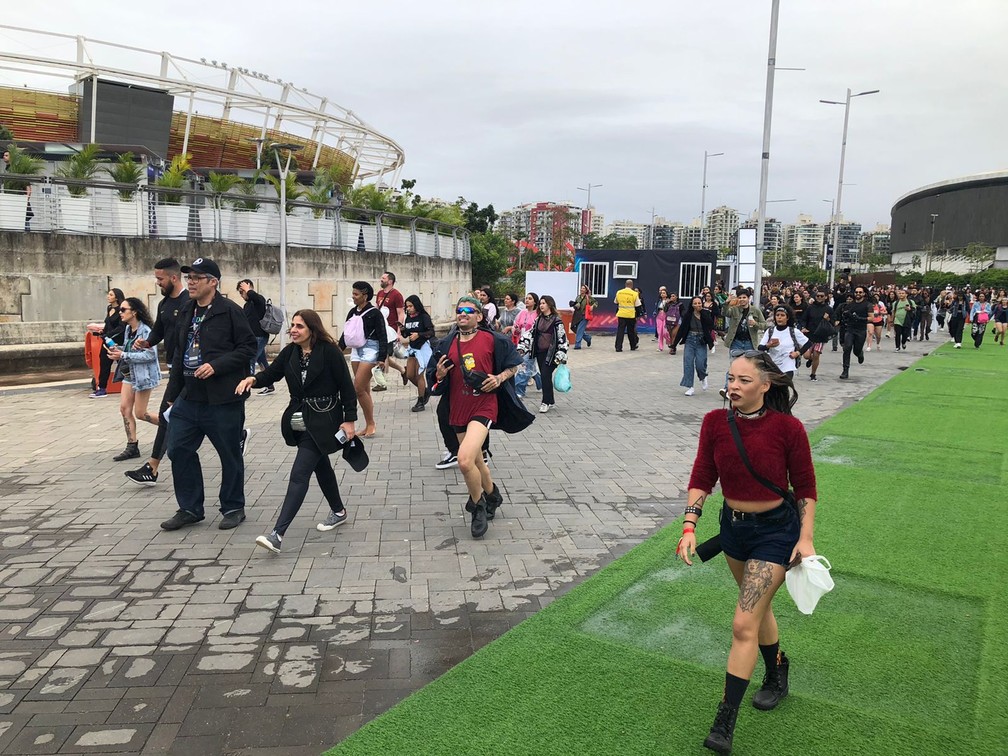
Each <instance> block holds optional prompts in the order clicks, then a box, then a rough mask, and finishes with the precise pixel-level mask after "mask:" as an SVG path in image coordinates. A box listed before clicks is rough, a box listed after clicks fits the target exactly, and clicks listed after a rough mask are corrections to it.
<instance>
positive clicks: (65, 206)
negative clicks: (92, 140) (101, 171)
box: [56, 144, 100, 234]
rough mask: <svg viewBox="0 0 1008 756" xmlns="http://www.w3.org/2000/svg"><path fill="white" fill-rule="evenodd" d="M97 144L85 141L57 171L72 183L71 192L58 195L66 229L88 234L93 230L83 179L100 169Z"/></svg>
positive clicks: (86, 190)
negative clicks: (65, 194)
mask: <svg viewBox="0 0 1008 756" xmlns="http://www.w3.org/2000/svg"><path fill="white" fill-rule="evenodd" d="M99 152H100V150H99V149H98V145H97V144H86V145H84V146H83V147H81V148H80V149H79V150H77V152H75V153H74V154H73V155H71V156H70V157H69V158H67V160H66V162H64V163H63V165H61V166H60V167H59V168H58V169H57V170H56V173H57V174H58V175H59V176H62V177H63V178H65V179H69V181H70V183H68V184H67V185H66V190H67V194H68V195H69V196H61V197H60V198H59V209H60V227H61V228H62V229H63V230H64V231H72V232H74V233H80V234H86V233H89V232H90V231H91V198H90V197H89V196H88V188H87V185H86V184H84V183H77V182H84V181H90V180H91V179H93V178H94V175H95V174H96V173H97V172H98V153H99Z"/></svg>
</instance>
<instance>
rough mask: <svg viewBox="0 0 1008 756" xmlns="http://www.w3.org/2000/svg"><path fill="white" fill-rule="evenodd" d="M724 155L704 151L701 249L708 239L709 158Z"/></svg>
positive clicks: (701, 197) (701, 196) (701, 193)
mask: <svg viewBox="0 0 1008 756" xmlns="http://www.w3.org/2000/svg"><path fill="white" fill-rule="evenodd" d="M720 155H724V153H723V152H707V150H704V151H703V185H702V186H701V187H700V249H703V248H704V245H705V243H706V240H707V234H706V227H705V225H704V209H705V207H706V204H707V158H712V157H718V156H720Z"/></svg>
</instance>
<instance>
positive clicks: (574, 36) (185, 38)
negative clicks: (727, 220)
mask: <svg viewBox="0 0 1008 756" xmlns="http://www.w3.org/2000/svg"><path fill="white" fill-rule="evenodd" d="M9 6H10V7H5V9H4V13H3V20H2V22H0V23H3V24H7V25H11V26H25V27H30V28H36V29H37V28H45V29H47V30H49V31H54V32H61V33H67V34H83V35H85V36H88V37H92V38H95V39H101V40H107V41H114V42H120V43H125V44H134V45H137V46H139V47H144V48H153V49H164V50H168V51H169V52H172V53H175V54H177V55H184V56H189V57H194V58H197V59H198V58H200V57H206V58H208V59H209V58H216V59H217V60H226V61H228V62H229V63H230V64H232V65H240V66H243V67H246V68H249V69H254V70H258V71H263V72H266V73H269V74H270V75H272V76H274V77H278V78H280V79H283V80H285V81H292V82H294V83H295V84H296V85H297V86H298V87H306V88H307V89H309V90H310V91H312V92H313V93H317V94H321V95H325V96H328V97H330V98H331V99H332V100H333V101H335V102H338V103H339V104H340V105H343V106H345V107H348V108H350V109H352V110H353V111H355V112H356V113H357V114H358V115H359V116H360V117H362V118H363V119H364V120H366V121H367V122H368V123H370V124H371V125H372V126H374V127H375V128H376V129H378V130H379V131H382V132H384V133H385V134H387V135H388V136H390V137H392V138H393V139H395V140H396V141H397V142H398V143H399V144H400V145H402V147H403V148H404V150H405V152H406V165H405V168H404V169H403V171H402V177H403V178H414V179H416V180H417V186H416V191H417V192H418V193H420V194H421V195H423V196H435V197H441V198H444V199H449V200H453V199H454V198H455V197H457V196H458V195H463V196H465V197H466V198H467V199H469V200H472V201H476V202H478V203H480V204H481V205H484V204H487V203H493V205H494V207H495V208H496V209H497V210H498V211H500V210H504V209H507V208H510V207H513V206H514V205H517V204H521V203H525V202H536V201H544V200H554V201H562V200H568V201H571V202H575V203H577V204H579V205H584V203H585V193H584V192H582V191H578V189H577V187H585V186H587V185H588V183H591V184H601V185H602V186H600V187H598V188H595V189H593V190H592V204H593V205H595V207H596V209H597V211H598V212H601V213H604V214H605V216H606V219H607V220H609V221H611V220H615V219H617V218H620V219H622V218H627V219H632V220H637V221H642V222H646V221H650V218H651V214H652V208H653V211H654V213H655V214H656V215H659V216H664V217H666V218H669V219H672V220H681V221H689V220H691V219H693V218H695V217H698V216H699V212H700V194H701V184H702V180H701V175H702V169H703V155H704V150H707V151H709V152H711V153H714V152H723V153H725V154H724V156H722V157H715V158H711V159H710V160H709V162H708V178H707V184H708V188H707V204H706V206H707V209H708V210H709V209H711V208H713V207H715V206H717V205H721V204H726V205H729V206H732V207H735V208H736V209H738V210H739V211H740V212H741V213H742V214H743V215H748V214H749V213H750V212H752V211H753V210H754V209H755V207H756V205H757V203H758V198H759V176H760V152H761V141H762V129H763V107H764V90H765V84H766V58H767V49H768V48H767V46H768V39H769V24H770V6H771V3H770V0H704V2H680V1H677V0H672V1H671V2H668V1H666V2H664V3H659V2H638V1H637V0H623V1H622V2H595V1H593V0H580V1H579V2H566V1H557V0H554V1H553V2H541V1H540V2H525V1H524V0H522V1H520V2H497V3H485V2H454V1H453V2H448V1H447V0H445V1H439V0H428V1H427V2H400V1H399V0H387V1H386V2H383V3H348V2H337V3H325V4H323V3H318V2H314V1H313V0H308V1H307V2H301V3H294V4H290V5H282V4H278V3H276V2H268V3H266V2H259V1H258V0H246V1H245V2H243V3H241V4H240V5H238V4H236V3H208V2H205V0H201V1H200V2H193V1H192V0H175V1H174V2H172V3H160V4H154V5H151V4H147V3H136V2H121V1H120V2H112V1H111V0H89V2H87V3H78V2H67V1H65V0H60V1H53V0H50V2H47V3H46V4H45V12H44V13H41V12H40V7H41V6H36V4H33V3H11V4H9ZM155 9H157V11H155ZM285 10H286V11H287V12H289V13H290V14H291V15H290V16H289V17H288V19H287V20H285V21H279V20H278V17H279V13H280V12H282V11H285ZM155 13H157V14H158V15H155ZM295 14H296V15H295ZM278 27H282V28H283V29H284V31H283V32H281V33H278V32H277V31H276V30H277V28H278ZM1006 39H1008V3H1006V2H1005V0H957V2H955V3H949V2H945V1H944V0H845V2H836V0H782V2H781V9H780V28H779V34H778V47H777V65H778V66H782V67H793V68H804V69H805V70H804V71H778V72H777V75H776V88H775V94H774V112H773V134H772V141H771V161H770V188H769V194H768V197H769V199H771V200H773V199H793V200H796V201H794V202H787V203H782V204H777V205H769V206H768V214H770V215H773V216H776V217H779V218H780V219H782V220H784V221H785V222H790V221H792V220H793V219H794V218H795V217H796V216H797V214H798V213H808V214H811V215H813V216H814V217H816V218H817V219H820V220H822V221H825V220H827V219H828V217H829V212H830V207H829V203H828V202H823V200H824V199H829V198H832V197H834V196H835V195H836V189H837V186H836V185H837V172H838V168H839V159H840V141H841V132H842V128H843V107H842V106H835V105H823V104H820V103H819V102H818V101H819V99H831V100H843V99H844V97H845V94H846V89H847V87H851V88H852V89H853V90H854V92H859V91H862V90H870V89H879V90H881V92H880V93H879V94H876V95H870V96H865V97H861V98H857V99H855V100H853V102H852V105H851V117H850V128H849V136H848V145H847V162H846V169H845V176H844V179H845V181H844V183H845V186H844V195H843V211H844V216H845V218H846V219H848V220H854V221H858V222H860V223H861V224H862V225H863V226H864V227H865V228H866V229H868V228H873V227H874V226H875V224H877V223H886V224H888V222H889V213H890V209H891V207H892V204H893V202H894V201H895V200H896V199H897V198H898V197H900V196H901V195H903V194H905V193H906V192H908V191H910V190H912V189H915V188H918V187H920V186H923V185H926V184H929V183H933V182H936V181H941V180H944V179H949V178H956V177H960V176H965V175H970V174H974V173H983V172H987V171H995V170H1006V169H1008V159H1006V152H1008V139H1006V137H1005V133H1006V127H1008V97H1006V96H1005V92H1006V91H1008V90H1006V77H1008V44H1006ZM278 40H282V41H278ZM4 44H5V41H4V35H2V34H0V47H2V46H3V45H4ZM16 81H17V75H16V74H12V73H11V72H9V71H0V83H3V84H11V83H12V82H16ZM176 107H177V108H182V107H184V104H182V103H179V102H177V103H176Z"/></svg>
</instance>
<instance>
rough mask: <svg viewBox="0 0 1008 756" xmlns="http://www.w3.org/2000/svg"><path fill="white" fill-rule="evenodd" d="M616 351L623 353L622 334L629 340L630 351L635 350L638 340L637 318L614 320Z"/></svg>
mask: <svg viewBox="0 0 1008 756" xmlns="http://www.w3.org/2000/svg"><path fill="white" fill-rule="evenodd" d="M616 320H617V321H618V322H617V325H616V351H617V352H622V351H623V334H626V335H627V336H628V337H629V338H630V349H636V348H637V343H638V341H639V339H638V338H637V318H616Z"/></svg>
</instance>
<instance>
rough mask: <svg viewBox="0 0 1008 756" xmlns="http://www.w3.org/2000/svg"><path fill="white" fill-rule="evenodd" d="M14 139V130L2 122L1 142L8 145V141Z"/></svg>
mask: <svg viewBox="0 0 1008 756" xmlns="http://www.w3.org/2000/svg"><path fill="white" fill-rule="evenodd" d="M13 139H14V132H13V131H11V130H10V129H8V128H7V127H6V126H4V125H3V124H2V123H0V144H2V145H3V146H4V147H6V146H7V143H8V142H10V141H13Z"/></svg>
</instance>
